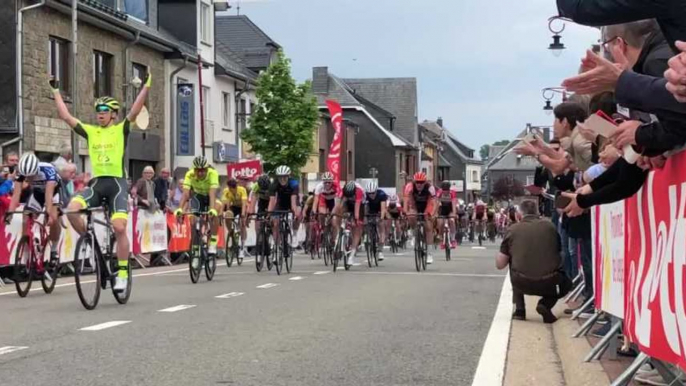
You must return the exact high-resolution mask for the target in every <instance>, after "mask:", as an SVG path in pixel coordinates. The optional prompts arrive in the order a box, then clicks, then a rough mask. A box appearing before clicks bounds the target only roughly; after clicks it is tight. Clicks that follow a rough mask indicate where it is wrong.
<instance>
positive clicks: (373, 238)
mask: <svg viewBox="0 0 686 386" xmlns="http://www.w3.org/2000/svg"><path fill="white" fill-rule="evenodd" d="M364 217H365V218H366V220H367V221H366V222H365V224H364V235H363V242H364V249H365V251H366V252H367V265H369V268H371V267H372V266H375V267H378V266H379V230H378V226H379V215H376V214H373V215H369V214H368V215H365V216H364Z"/></svg>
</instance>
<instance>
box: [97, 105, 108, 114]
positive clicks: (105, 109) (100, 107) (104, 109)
mask: <svg viewBox="0 0 686 386" xmlns="http://www.w3.org/2000/svg"><path fill="white" fill-rule="evenodd" d="M95 111H96V112H98V113H106V112H109V111H112V109H111V108H109V106H106V105H97V106H96V107H95Z"/></svg>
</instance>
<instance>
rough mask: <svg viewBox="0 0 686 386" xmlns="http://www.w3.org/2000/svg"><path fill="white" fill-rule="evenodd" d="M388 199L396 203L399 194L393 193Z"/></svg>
mask: <svg viewBox="0 0 686 386" xmlns="http://www.w3.org/2000/svg"><path fill="white" fill-rule="evenodd" d="M388 201H389V202H390V203H391V204H395V203H397V202H398V196H396V195H395V194H392V195H391V197H389V198H388Z"/></svg>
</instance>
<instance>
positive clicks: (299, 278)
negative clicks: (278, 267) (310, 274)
mask: <svg viewBox="0 0 686 386" xmlns="http://www.w3.org/2000/svg"><path fill="white" fill-rule="evenodd" d="M302 279H304V277H302V276H293V277H292V278H290V279H288V280H291V281H298V280H302Z"/></svg>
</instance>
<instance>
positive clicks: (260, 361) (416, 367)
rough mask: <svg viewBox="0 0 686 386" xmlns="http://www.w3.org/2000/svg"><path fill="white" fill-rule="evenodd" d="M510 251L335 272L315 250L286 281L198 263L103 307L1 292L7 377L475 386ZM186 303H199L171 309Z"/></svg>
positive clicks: (0, 358) (38, 381)
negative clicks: (194, 279) (501, 259)
mask: <svg viewBox="0 0 686 386" xmlns="http://www.w3.org/2000/svg"><path fill="white" fill-rule="evenodd" d="M496 251H497V249H496V247H495V246H493V245H491V246H488V247H487V248H486V249H472V247H471V246H469V245H467V246H463V247H460V248H459V249H458V251H457V253H456V254H454V255H453V260H452V261H450V262H446V261H445V259H444V258H443V257H442V256H441V255H440V251H435V252H434V255H435V263H434V264H433V265H430V266H429V267H428V270H427V271H426V272H422V273H417V272H416V271H415V269H414V258H413V255H412V254H411V251H410V252H406V253H403V254H400V255H395V256H391V255H390V253H387V257H388V258H387V259H386V260H385V261H383V262H381V263H380V266H379V267H376V268H368V267H367V266H366V264H365V265H360V266H355V267H352V269H351V270H350V271H347V272H346V271H340V270H339V271H338V272H337V273H335V274H334V273H332V272H331V270H330V267H325V266H324V264H323V262H322V261H321V260H319V261H316V260H315V261H312V260H310V259H309V257H306V256H302V255H299V256H297V257H296V260H295V262H294V272H292V273H291V274H287V275H282V276H277V275H276V272H275V271H271V272H264V271H263V272H262V273H257V272H256V271H255V267H254V263H253V262H252V261H246V262H245V263H244V264H243V266H241V267H236V266H234V267H231V268H227V267H226V266H219V267H218V268H217V275H216V276H215V279H214V281H212V282H207V281H206V280H205V279H204V276H203V277H202V278H201V281H200V283H198V284H195V285H194V284H191V282H190V279H189V277H188V272H187V271H186V270H185V266H175V267H167V268H155V269H148V270H145V271H142V270H137V271H135V275H137V276H136V277H135V278H134V289H133V295H132V298H131V300H130V302H129V304H127V305H125V306H121V305H118V304H116V302H115V301H114V299H113V298H112V296H111V292H110V291H109V289H108V290H107V291H105V292H103V294H102V298H101V301H100V305H99V306H98V308H97V309H96V310H94V311H86V310H85V309H84V308H83V307H82V306H81V304H80V302H79V300H78V298H77V295H76V291H75V288H74V287H73V286H72V285H71V284H69V283H70V280H68V279H64V280H61V281H60V282H59V284H60V285H61V286H60V287H59V288H57V289H56V290H55V292H54V293H53V294H51V295H46V294H44V293H43V292H42V290H38V291H33V292H31V293H30V294H29V296H28V297H27V298H25V299H21V298H19V297H18V296H17V295H16V294H14V293H12V289H11V288H4V289H0V385H3V386H10V385H11V386H14V385H24V386H26V385H31V386H37V385H51V386H58V385H69V386H77V385H260V386H263V385H318V386H321V385H470V384H471V380H472V377H473V373H474V371H475V369H476V365H477V363H478V360H479V355H480V353H481V349H482V346H483V344H484V341H485V339H486V335H487V333H488V329H489V327H490V323H491V320H492V318H493V314H494V312H495V308H496V303H497V301H498V296H499V293H500V290H501V287H502V283H503V279H504V273H503V272H500V271H497V270H495V268H494V267H493V266H494V263H493V261H494V260H493V256H494V254H495V252H496ZM359 255H360V256H362V254H359ZM358 262H362V260H361V259H360V258H359V257H358ZM323 272H326V273H323ZM142 275H144V276H142ZM296 278H300V279H296ZM292 279H296V280H292ZM270 283H271V284H275V286H265V285H266V284H270ZM260 286H262V287H269V288H258V287H260ZM37 287H38V288H40V283H39V284H38V286H37ZM34 288H35V287H34ZM232 292H235V293H237V294H239V295H237V296H236V294H233V296H227V297H225V298H217V297H216V296H219V295H224V294H228V293H232ZM175 306H192V307H189V308H186V309H182V310H179V311H176V312H160V311H159V310H163V309H166V308H171V307H175ZM181 308H183V307H178V308H177V309H181ZM110 322H111V323H110ZM115 322H122V324H119V325H116V326H113V327H109V328H103V329H100V330H96V331H83V330H81V329H82V328H85V327H90V326H96V325H102V324H103V323H109V324H107V325H105V326H110V325H115V324H116V323H115ZM124 322H125V323H124Z"/></svg>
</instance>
